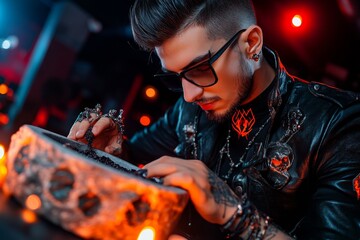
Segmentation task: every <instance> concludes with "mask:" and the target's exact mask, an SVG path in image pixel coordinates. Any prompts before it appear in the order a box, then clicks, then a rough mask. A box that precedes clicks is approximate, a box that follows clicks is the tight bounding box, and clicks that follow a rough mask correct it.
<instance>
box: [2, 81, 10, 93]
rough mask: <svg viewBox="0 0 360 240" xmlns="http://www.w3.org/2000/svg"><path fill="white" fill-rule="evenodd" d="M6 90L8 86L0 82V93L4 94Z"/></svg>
mask: <svg viewBox="0 0 360 240" xmlns="http://www.w3.org/2000/svg"><path fill="white" fill-rule="evenodd" d="M8 91H9V87H8V86H7V85H6V84H5V83H2V84H0V94H2V95H5V94H7V93H8Z"/></svg>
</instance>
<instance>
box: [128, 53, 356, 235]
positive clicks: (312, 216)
mask: <svg viewBox="0 0 360 240" xmlns="http://www.w3.org/2000/svg"><path fill="white" fill-rule="evenodd" d="M263 52H264V55H265V58H266V59H267V61H268V62H269V63H270V65H272V66H273V68H274V69H275V71H276V73H277V76H276V78H275V80H274V81H275V82H274V84H272V87H273V89H272V91H271V93H270V95H269V101H268V102H269V109H270V111H271V113H272V118H271V123H270V126H271V127H270V128H269V130H268V131H267V133H266V134H265V135H264V137H262V139H257V140H256V143H255V144H253V145H252V146H251V147H250V149H249V151H248V153H247V155H246V159H245V161H244V162H245V163H249V164H247V165H246V164H245V166H244V167H243V168H241V169H240V170H239V171H238V172H237V173H236V174H235V176H233V178H232V179H231V180H230V182H229V184H230V186H231V187H232V188H233V190H234V191H235V192H237V193H239V189H241V190H243V191H244V189H245V191H246V192H247V195H248V197H249V199H250V201H251V202H252V203H253V204H254V205H255V206H256V207H257V208H258V209H259V210H261V211H262V212H263V213H265V214H267V215H269V216H270V217H271V219H272V221H273V223H275V224H276V225H278V226H279V227H280V228H281V229H283V230H284V231H286V232H287V233H289V234H291V235H292V236H294V237H296V238H298V239H360V200H359V197H360V196H359V194H360V193H359V191H360V190H359V189H358V188H356V187H355V186H354V185H356V183H359V182H360V175H359V174H360V104H359V95H358V94H356V93H351V92H346V91H341V90H338V89H334V88H331V87H328V86H325V85H323V84H320V83H308V82H305V81H303V80H300V79H297V78H295V77H293V76H290V75H289V74H288V73H287V72H286V70H285V68H284V67H283V65H282V64H281V62H280V60H279V58H278V57H277V55H276V54H275V53H274V52H272V51H271V50H269V49H267V48H264V50H263ZM194 123H196V125H195V126H196V128H197V129H196V130H197V134H196V136H195V137H196V144H197V146H196V147H197V158H198V159H201V160H202V161H203V162H205V163H206V164H207V165H208V166H209V168H210V169H214V166H215V165H216V162H217V159H218V157H219V155H218V152H219V149H220V147H221V146H222V144H223V142H224V137H223V136H224V134H223V132H222V131H223V129H222V128H221V127H220V125H221V124H217V123H214V122H211V121H209V120H208V119H207V118H206V116H205V114H204V113H203V112H202V110H201V109H200V108H199V107H198V106H197V105H194V104H189V103H186V102H185V101H184V100H183V99H182V98H181V99H179V100H178V102H177V103H176V104H175V105H174V106H173V107H172V108H171V109H169V110H168V111H167V112H166V114H165V115H164V116H163V117H162V118H161V119H160V120H159V121H157V122H156V123H155V124H154V125H152V126H151V127H149V128H147V129H145V130H144V131H142V132H140V133H138V134H136V135H135V136H134V137H133V138H132V139H131V140H130V141H129V148H130V150H132V151H131V158H132V159H133V160H134V159H136V160H137V161H136V162H137V163H140V162H141V163H146V162H149V161H151V160H154V159H156V158H158V157H160V156H163V155H170V156H178V157H181V158H188V157H189V156H188V154H189V151H190V152H191V151H193V149H191V146H192V143H191V141H190V142H189V138H188V136H186V134H185V133H184V126H185V125H187V126H188V125H189V124H194ZM189 149H190V150H189ZM284 157H285V158H284ZM273 159H275V160H280V161H282V162H281V164H280V166H278V165H276V164H275V165H274V164H273V163H272V160H273ZM284 159H285V162H284ZM356 189H357V190H356ZM202 224H205V223H202ZM194 228H195V230H194ZM211 229H216V230H214V232H213V233H211V231H210V228H206V229H204V228H203V226H202V227H200V226H194V225H193V230H191V231H190V232H191V233H190V234H191V235H193V237H192V238H191V239H221V237H219V236H221V233H220V232H219V231H218V226H213V227H212V228H211ZM216 231H218V233H215V232H216ZM216 234H218V235H216ZM196 236H197V237H196Z"/></svg>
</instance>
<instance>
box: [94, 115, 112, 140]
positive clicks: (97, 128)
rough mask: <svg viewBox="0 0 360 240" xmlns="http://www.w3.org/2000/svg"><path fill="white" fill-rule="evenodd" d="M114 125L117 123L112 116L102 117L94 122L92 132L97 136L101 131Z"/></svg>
mask: <svg viewBox="0 0 360 240" xmlns="http://www.w3.org/2000/svg"><path fill="white" fill-rule="evenodd" d="M114 127H116V125H115V123H114V122H113V121H112V120H111V119H110V118H108V117H102V118H100V119H99V120H98V121H97V122H96V123H95V124H94V126H93V129H92V133H93V134H94V136H97V135H99V134H100V133H101V132H103V131H105V130H108V129H111V128H114Z"/></svg>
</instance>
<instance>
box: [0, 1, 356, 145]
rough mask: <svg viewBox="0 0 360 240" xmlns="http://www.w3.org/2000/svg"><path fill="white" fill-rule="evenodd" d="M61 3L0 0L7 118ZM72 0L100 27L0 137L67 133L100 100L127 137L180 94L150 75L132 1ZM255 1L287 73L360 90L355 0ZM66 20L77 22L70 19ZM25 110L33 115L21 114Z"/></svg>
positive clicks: (151, 63)
mask: <svg viewBox="0 0 360 240" xmlns="http://www.w3.org/2000/svg"><path fill="white" fill-rule="evenodd" d="M59 2H60V1H57V0H0V39H2V38H3V39H4V38H6V37H7V36H10V35H15V36H17V37H18V39H19V45H18V46H17V48H15V49H11V50H10V51H9V50H7V51H5V50H2V49H0V76H2V78H3V81H4V82H6V84H8V85H9V86H10V87H11V88H12V89H13V92H14V94H13V96H10V97H9V96H7V97H6V98H5V97H4V96H3V97H2V98H1V99H0V100H1V101H0V102H1V104H0V112H2V113H4V114H5V115H6V114H7V112H8V111H9V109H10V108H11V107H12V104H13V103H14V102H15V101H17V99H16V94H17V89H19V87H20V86H22V77H23V74H24V72H25V71H26V69H27V66H28V64H29V61H30V59H31V57H32V55H33V54H34V46H35V45H36V43H37V40H38V38H39V35H40V34H41V32H42V30H43V28H44V26H45V24H46V22H47V18H48V17H49V13H50V12H51V10H52V9H53V7H54V6H55V4H57V3H59ZM71 2H73V3H75V4H76V5H77V6H79V7H80V8H81V9H82V10H83V11H84V12H86V13H87V14H89V15H90V16H91V17H92V18H94V19H95V20H96V21H97V23H98V25H99V26H101V28H100V30H99V31H97V32H90V33H89V34H88V36H87V38H86V40H85V41H84V42H83V43H82V46H81V48H80V49H78V50H76V53H75V56H76V57H75V59H72V60H71V61H72V62H71V66H70V69H69V70H68V73H67V74H66V77H65V78H64V77H63V76H62V77H57V76H54V77H53V78H52V80H54V81H52V83H51V84H50V83H46V82H36V84H38V85H41V90H40V91H39V92H36V93H34V91H35V90H34V91H33V90H31V91H30V95H31V94H33V95H35V96H39V95H40V100H36V101H40V104H39V106H38V107H37V108H36V109H35V110H34V109H32V108H31V107H24V108H22V109H21V113H20V114H19V115H20V117H17V119H16V121H15V120H14V121H12V120H11V119H10V122H8V123H6V122H3V123H2V126H1V128H3V129H6V132H5V135H4V136H5V137H3V140H2V141H5V142H6V140H7V139H8V138H9V137H8V136H7V135H6V134H8V135H10V134H11V133H12V132H14V131H16V130H17V128H18V127H19V126H21V124H34V125H38V126H40V127H44V128H46V129H48V130H51V131H55V132H58V133H61V134H66V133H67V132H68V130H69V128H70V126H71V124H72V122H73V121H74V120H75V118H76V115H77V113H78V112H80V111H81V110H82V109H83V108H84V107H85V106H88V107H92V106H94V105H95V104H96V103H98V102H99V103H101V104H102V105H103V106H104V108H105V110H107V109H109V108H116V109H119V108H121V107H123V106H124V104H125V105H126V112H125V117H126V118H125V123H126V125H127V127H126V133H127V134H128V135H131V134H132V133H133V132H134V131H136V130H138V129H141V128H142V127H143V126H142V125H141V124H140V123H139V118H140V116H142V115H144V114H146V115H148V116H150V117H151V119H152V121H154V120H156V119H157V118H158V117H159V116H161V115H162V114H163V112H164V111H165V110H166V109H167V107H168V106H169V105H171V104H172V103H173V102H174V101H175V100H176V99H177V97H178V96H179V95H176V94H174V93H171V92H169V91H167V90H166V89H165V88H164V87H163V86H162V85H161V84H159V83H157V82H154V81H153V79H152V77H151V76H152V74H153V73H155V72H156V71H157V69H158V67H159V66H158V63H157V61H156V58H151V57H150V55H149V53H146V52H143V51H141V50H140V49H139V48H138V47H137V45H136V44H134V42H133V41H132V36H131V30H130V26H129V17H128V10H129V8H130V6H131V4H132V3H133V1H132V0H118V1H115V0H113V1H106V0H104V1H89V0H73V1H71ZM224 4H226V1H224ZM254 5H255V9H256V12H257V17H258V21H259V25H260V26H261V27H262V28H263V31H264V37H265V44H266V45H267V46H269V47H271V48H273V49H274V50H276V51H277V52H278V53H279V54H280V57H281V59H282V61H283V63H284V64H285V66H286V67H287V69H288V71H289V72H290V73H291V74H294V75H297V76H299V77H301V78H304V79H307V80H309V81H319V82H324V83H327V84H329V85H332V86H336V87H340V88H344V89H349V90H353V91H360V81H359V80H360V70H359V67H360V62H359V58H358V55H359V46H358V44H359V40H360V38H359V32H360V30H359V29H360V18H359V3H358V1H355V0H333V1H328V0H327V1H326V0H293V1H289V0H272V1H263V0H254ZM294 14H301V15H302V17H303V26H302V27H301V28H294V27H292V26H291V22H290V21H291V17H292V16H293V15H294ZM71 21H73V22H74V23H75V22H76V21H77V18H76V16H74V17H73V19H71ZM56 54H58V55H56ZM51 57H52V58H56V60H57V62H56V63H57V64H58V66H57V67H58V69H61V68H62V67H63V68H64V69H65V67H64V65H63V64H64V62H66V61H67V59H66V58H65V59H62V55H61V51H58V53H57V52H56V51H54V53H52V56H51ZM44 64H46V62H45V63H44ZM45 68H46V67H45ZM0 80H1V79H0ZM149 85H151V86H154V87H155V88H156V89H157V90H158V97H157V98H156V99H154V100H149V99H147V98H146V97H144V89H145V87H146V86H149ZM30 98H31V96H30ZM30 100H31V99H30ZM34 102H35V100H34ZM31 105H32V106H33V105H34V104H31ZM35 105H36V104H35ZM44 105H45V106H46V107H45V109H47V110H46V111H48V112H47V118H46V119H44V118H41V117H42V116H43V115H41V114H40V113H39V112H41V111H39V109H43V108H41V107H43V106H44ZM49 106H51V107H49ZM49 109H50V110H49ZM26 111H28V112H30V111H34V112H36V114H35V116H34V114H33V115H31V114H25V113H24V112H26ZM24 114H25V115H24ZM11 121H12V122H11ZM0 122H1V121H0ZM14 122H16V123H17V124H14Z"/></svg>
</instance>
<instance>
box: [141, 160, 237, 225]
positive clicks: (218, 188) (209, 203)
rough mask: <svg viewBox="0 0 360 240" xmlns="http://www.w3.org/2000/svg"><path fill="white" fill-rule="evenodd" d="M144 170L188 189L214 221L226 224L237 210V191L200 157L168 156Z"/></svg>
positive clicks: (201, 211) (205, 217)
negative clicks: (188, 158) (198, 158)
mask: <svg viewBox="0 0 360 240" xmlns="http://www.w3.org/2000/svg"><path fill="white" fill-rule="evenodd" d="M144 169H147V171H148V177H162V178H163V180H164V185H171V186H177V187H181V188H183V189H185V190H187V191H188V193H189V195H190V199H191V201H192V202H193V204H194V206H195V208H196V210H197V211H198V212H199V213H200V215H201V216H202V217H203V218H204V219H205V220H207V221H209V222H211V223H216V224H224V223H225V222H226V221H227V220H228V219H229V218H230V217H231V215H232V214H233V213H234V212H235V211H236V207H237V204H238V202H239V200H238V198H237V196H236V195H235V193H233V191H232V190H231V189H230V187H229V186H228V185H227V184H226V183H225V182H224V181H223V180H221V179H220V178H218V177H217V176H216V175H215V174H214V173H213V172H212V171H211V170H210V169H208V168H207V167H206V166H205V164H204V163H203V162H201V161H199V160H184V159H179V158H174V157H168V156H164V157H161V158H159V159H157V160H155V161H153V162H151V163H149V164H147V165H145V167H144Z"/></svg>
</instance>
